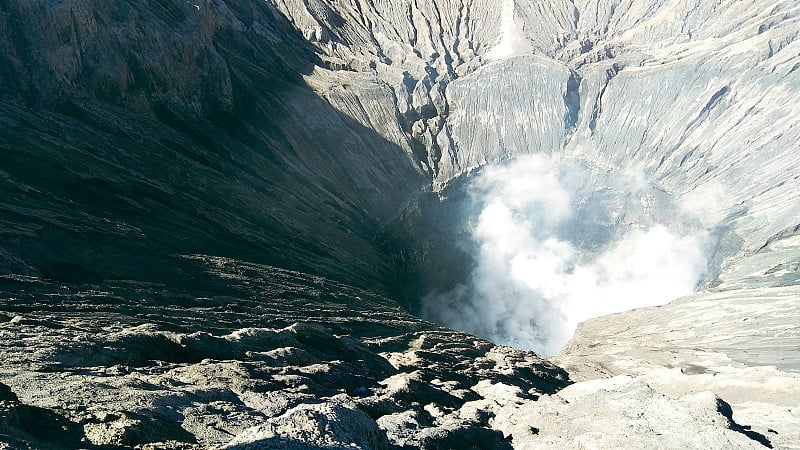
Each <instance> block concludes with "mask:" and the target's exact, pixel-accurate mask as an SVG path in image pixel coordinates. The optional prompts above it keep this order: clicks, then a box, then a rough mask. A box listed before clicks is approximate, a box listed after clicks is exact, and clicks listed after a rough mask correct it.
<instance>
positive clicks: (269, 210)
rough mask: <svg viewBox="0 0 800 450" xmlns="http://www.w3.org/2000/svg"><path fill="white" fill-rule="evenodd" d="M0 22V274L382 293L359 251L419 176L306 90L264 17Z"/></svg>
mask: <svg viewBox="0 0 800 450" xmlns="http://www.w3.org/2000/svg"><path fill="white" fill-rule="evenodd" d="M2 20H3V29H4V30H5V31H4V33H3V36H2V38H0V39H2V40H3V45H2V46H3V52H2V56H0V58H2V64H0V65H2V67H3V68H2V69H0V70H2V74H1V75H0V76H1V77H2V81H3V82H2V88H0V89H2V91H1V93H2V98H3V102H2V108H3V121H4V122H3V125H4V126H3V127H2V140H0V145H2V149H3V159H4V165H3V171H4V172H3V174H4V176H3V192H4V202H3V209H4V211H5V213H4V217H5V218H6V220H5V224H4V230H3V233H4V240H3V243H2V245H1V247H2V254H3V255H4V256H3V257H2V261H3V263H2V265H0V267H3V272H4V273H12V274H13V273H21V274H41V275H45V276H47V277H49V278H55V279H61V280H64V281H96V280H100V279H107V278H117V279H131V278H132V279H140V280H143V281H144V280H147V281H152V280H157V281H168V280H170V281H181V280H182V281H181V282H183V283H194V281H192V280H191V279H189V280H187V279H186V278H187V275H186V274H182V273H181V272H182V270H181V268H180V267H179V266H180V263H179V261H178V260H176V259H174V258H173V256H176V255H180V254H190V253H205V254H216V255H224V256H232V257H237V258H241V259H246V260H251V261H257V262H263V263H272V264H275V263H278V262H279V263H280V265H281V266H282V267H286V268H291V269H300V270H306V271H311V272H315V273H319V274H321V275H327V276H331V277H334V278H337V277H339V276H341V277H342V278H347V279H348V281H349V282H355V283H360V284H362V285H365V286H374V285H376V284H377V285H383V286H384V287H383V289H388V288H386V286H387V285H388V282H387V281H386V277H385V274H386V270H387V265H386V264H385V262H384V261H383V258H382V257H381V256H380V255H379V253H376V251H375V250H374V249H373V246H372V245H371V243H370V238H371V236H372V235H373V234H375V233H376V231H375V230H376V229H377V226H378V225H379V224H380V222H381V220H383V218H385V217H386V216H387V215H388V214H390V213H392V212H393V211H394V210H395V209H396V208H397V207H398V205H399V204H400V202H402V201H404V197H405V195H407V193H408V192H410V191H412V190H416V189H419V187H420V185H421V182H422V178H421V177H420V176H419V174H418V170H417V169H416V168H415V167H414V165H413V163H412V161H411V158H410V157H409V156H408V155H407V152H406V151H405V150H404V149H403V148H400V147H399V144H398V143H395V142H389V141H387V140H386V139H385V138H383V137H382V136H380V135H378V134H377V133H375V132H374V131H372V130H370V129H368V128H366V127H364V126H362V125H361V124H360V123H358V122H355V121H354V120H353V119H351V118H349V117H347V116H346V115H345V114H343V113H341V112H338V111H336V110H335V109H333V108H331V107H330V105H329V104H327V103H326V102H325V101H324V100H322V99H320V98H319V97H317V96H316V95H315V94H314V93H313V92H312V91H311V90H309V89H308V88H307V87H306V86H305V84H304V83H303V82H302V78H301V74H302V73H303V72H310V71H311V70H312V69H311V68H312V67H313V65H314V64H315V63H316V56H315V54H314V52H313V49H312V48H310V47H309V45H308V44H307V43H306V42H305V41H303V40H302V38H301V37H300V36H299V34H297V32H296V31H295V30H294V29H293V28H292V27H291V25H290V24H289V23H287V22H286V20H285V19H284V18H283V17H282V16H281V15H280V14H278V13H277V12H276V11H274V10H273V9H272V8H270V7H269V6H268V5H266V4H253V3H251V2H229V3H214V2H210V3H208V4H200V3H198V4H189V3H178V2H175V3H172V2H166V3H160V2H155V3H154V4H141V3H136V2H133V3H127V2H118V3H115V4H113V5H111V4H108V3H107V2H88V3H87V2H34V3H30V2H9V3H6V4H4V5H3V14H2ZM323 235H324V238H323ZM348 254H350V256H347V255H348ZM346 260H347V261H349V262H345V261H346ZM351 262H352V264H351ZM189 278H191V275H189ZM357 280H360V281H357Z"/></svg>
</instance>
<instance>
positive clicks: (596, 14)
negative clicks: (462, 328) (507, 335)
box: [0, 0, 800, 449]
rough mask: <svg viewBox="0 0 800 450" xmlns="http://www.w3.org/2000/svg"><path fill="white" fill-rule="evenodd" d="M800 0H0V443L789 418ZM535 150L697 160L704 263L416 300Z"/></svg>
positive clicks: (619, 164)
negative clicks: (469, 198)
mask: <svg viewBox="0 0 800 450" xmlns="http://www.w3.org/2000/svg"><path fill="white" fill-rule="evenodd" d="M798 8H799V7H798V6H797V5H796V4H795V2H791V1H785V2H770V3H769V4H766V3H764V2H759V1H749V2H740V1H738V0H737V1H730V2H722V3H720V4H719V5H705V4H700V3H697V4H694V3H692V2H680V1H679V2H660V1H651V2H645V1H641V2H640V1H631V2H618V1H609V2H605V1H601V2H580V1H576V2H560V1H551V2H532V1H530V2H529V1H521V0H520V1H516V2H515V1H506V2H503V4H502V5H498V4H496V3H492V2H483V1H474V2H462V1H455V0H438V1H431V2H411V3H409V4H407V5H406V4H403V5H402V7H400V6H399V5H398V4H397V2H392V1H375V2H372V1H361V0H346V1H342V0H340V1H328V0H310V1H304V2H293V1H288V2H286V1H282V0H270V1H267V2H251V1H249V0H220V1H201V2H178V1H172V0H166V1H164V0H157V1H156V0H152V1H150V0H148V1H139V2H127V1H116V2H106V1H100V0H97V1H69V0H67V1H60V0H58V1H57V0H35V1H16V0H9V1H0V449H6V448H8V449H17V448H31V449H50V448H52V449H61V448H64V449H71V448H97V449H100V448H109V449H111V448H142V449H158V448H173V449H188V448H235V449H245V448H297V449H306V448H352V447H357V448H364V449H367V448H369V449H383V448H420V447H421V448H509V447H513V448H580V447H592V448H658V447H661V448H687V447H695V448H763V447H764V446H767V447H770V446H772V447H779V448H800V404H798V400H797V399H798V398H800V375H799V374H798V369H799V368H798V360H800V359H799V358H798V349H799V348H800V345H799V344H800V334H798V333H799V332H798V325H797V324H798V323H800V302H798V299H800V288H798V285H797V280H798V276H799V275H798V274H800V272H799V271H798V270H799V269H798V267H800V266H799V265H798V261H800V259H798V254H800V228H798V227H799V226H798V219H797V218H798V211H800V200H798V192H800V186H798V184H800V175H798V170H800V158H798V152H797V149H798V142H800V126H798V125H799V123H798V117H800V114H798V113H800V111H798V105H797V104H796V102H793V101H791V100H792V99H794V98H796V97H797V95H798V90H799V89H800V88H799V86H800V78H798V76H800V75H798V74H800V71H798V70H796V69H797V68H798V64H799V63H800V43H798V40H797V37H798V36H799V35H800V25H799V22H798V20H799V19H798V17H800V10H799V9H798ZM537 153H546V154H552V155H556V157H563V158H564V159H565V160H575V161H580V162H582V163H586V164H587V165H590V166H591V167H593V168H596V169H597V170H599V171H605V173H607V174H611V176H613V174H615V173H622V172H624V171H626V170H628V169H630V168H632V167H635V168H636V169H637V170H639V171H641V173H643V174H644V176H645V177H646V178H647V181H648V182H649V183H650V184H652V185H653V186H656V187H657V188H658V189H660V190H662V191H663V192H665V195H668V196H670V197H671V198H674V199H676V201H680V200H682V199H685V198H688V197H689V196H690V195H691V193H692V192H693V191H694V190H695V189H697V190H698V191H702V190H703V189H705V188H707V187H709V186H722V187H723V188H724V191H725V192H726V193H728V194H729V195H726V196H720V197H715V198H713V199H710V200H709V199H707V201H708V202H709V204H713V207H709V210H713V211H714V215H715V217H716V219H717V221H716V223H715V224H714V225H713V227H714V232H715V236H717V237H718V239H717V240H716V241H715V246H714V250H713V255H712V258H711V260H710V262H709V266H710V267H709V269H708V273H707V277H706V280H705V283H704V284H703V285H702V286H701V289H700V290H699V291H698V292H697V293H696V294H694V295H692V296H689V297H686V298H683V299H680V300H679V301H677V302H673V303H671V304H669V305H666V306H663V307H657V308H648V309H640V310H636V311H632V312H628V313H622V314H618V315H613V316H607V317H603V318H599V319H594V320H591V321H588V322H585V323H583V324H582V325H581V326H580V327H579V329H578V332H577V335H576V336H575V338H574V339H573V340H572V341H571V342H570V343H569V344H568V345H567V346H566V347H565V349H564V351H563V352H562V354H561V355H559V356H558V357H556V358H551V359H549V360H548V359H543V358H541V357H539V356H537V355H536V354H534V353H532V352H529V351H524V350H517V349H512V348H509V347H505V346H500V345H495V344H493V343H490V342H488V341H486V340H484V339H481V338H477V337H474V336H471V335H469V334H466V333H463V332H457V331H452V330H448V329H445V328H443V327H441V326H439V325H436V324H434V323H431V322H429V321H426V320H423V319H420V318H418V317H416V316H414V315H412V314H411V313H410V312H409V311H412V312H418V309H419V306H420V305H419V303H418V302H419V300H420V298H421V297H422V296H423V295H424V294H426V293H427V292H430V291H431V290H436V289H447V288H449V287H452V286H453V285H454V284H455V283H458V282H459V281H461V280H463V278H464V277H466V276H468V273H469V271H470V269H471V267H470V265H471V264H472V261H471V260H470V258H469V252H467V251H464V249H463V247H461V246H460V244H459V242H455V240H454V236H463V231H464V230H463V229H458V230H455V232H452V233H451V232H450V231H452V230H449V228H448V227H450V226H456V227H461V226H463V224H464V223H465V222H464V221H465V220H467V219H468V218H465V217H463V215H464V214H468V213H469V212H468V211H464V210H463V209H460V206H459V205H460V204H459V203H458V202H452V203H447V202H446V201H445V202H444V203H442V200H441V198H442V196H441V193H442V192H449V193H452V192H454V191H452V190H451V191H448V190H447V189H448V188H449V189H453V187H454V186H455V187H456V188H457V187H458V186H459V184H458V183H460V182H462V181H461V180H464V178H463V177H462V176H463V175H465V174H468V173H470V172H471V171H473V170H475V169H477V168H479V167H481V166H484V165H487V164H492V163H499V162H502V161H507V160H511V159H514V158H515V157H518V156H521V155H524V154H537ZM560 155H561V156H560ZM455 192H457V191H455ZM456 196H457V195H456ZM437 212H438V213H439V214H438V215H437ZM665 213H668V212H665Z"/></svg>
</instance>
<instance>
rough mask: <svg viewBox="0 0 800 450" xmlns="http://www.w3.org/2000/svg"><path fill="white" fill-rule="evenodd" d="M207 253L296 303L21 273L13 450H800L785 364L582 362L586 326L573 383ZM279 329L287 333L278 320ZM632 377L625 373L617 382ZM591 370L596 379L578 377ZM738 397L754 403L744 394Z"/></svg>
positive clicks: (9, 410)
mask: <svg viewBox="0 0 800 450" xmlns="http://www.w3.org/2000/svg"><path fill="white" fill-rule="evenodd" d="M195 258H197V259H198V260H202V261H204V262H205V263H206V264H207V265H208V267H209V269H210V270H209V277H223V278H224V279H225V280H226V282H234V283H241V284H243V285H247V286H248V290H249V291H250V292H253V291H260V292H261V293H267V292H268V293H269V295H270V298H272V299H280V301H272V302H270V303H268V304H267V303H264V302H262V301H259V299H260V298H261V297H260V296H261V295H263V294H261V293H254V294H252V295H251V296H249V297H232V296H214V297H208V298H196V297H192V296H187V295H183V294H181V293H178V292H172V291H169V290H168V289H166V288H165V287H163V286H157V285H145V284H133V283H125V282H119V283H115V284H107V285H97V286H89V285H84V286H81V287H74V286H73V287H70V286H65V285H55V284H51V283H46V282H43V281H41V280H37V279H30V278H19V277H17V278H9V277H5V278H4V279H3V280H2V283H3V290H2V298H3V308H2V313H3V316H2V317H3V319H2V323H0V339H2V341H3V343H4V346H3V347H2V349H1V350H0V352H1V353H0V356H1V357H2V360H3V366H2V369H1V370H0V383H2V384H0V396H2V397H1V399H0V405H2V406H1V407H0V442H2V443H0V446H3V447H2V448H10V449H17V448H20V449H23V448H30V449H50V448H52V449H62V448H63V449H70V448H89V449H91V448H98V449H101V448H109V449H111V448H143V449H161V448H164V449H189V448H235V449H239V448H241V449H245V448H253V449H256V448H259V449H260V448H275V449H278V448H298V449H304V448H353V447H357V448H364V449H387V448H396V449H397V448H431V449H433V448H486V449H490V448H511V447H512V446H513V447H514V448H565V447H567V448H570V447H571V448H575V447H581V446H586V447H593V448H597V447H601V448H616V447H629V448H630V447H634V448H645V447H647V448H650V447H656V448H659V447H660V448H677V447H695V448H708V447H713V448H763V446H764V445H767V446H770V445H772V443H773V442H780V443H782V444H787V445H786V447H785V448H792V446H791V445H788V444H790V443H791V442H796V441H795V439H796V430H797V429H796V428H795V427H796V424H797V421H796V420H797V419H796V418H797V416H796V412H792V410H793V409H794V411H796V406H795V405H793V404H792V402H793V400H792V399H794V398H797V397H796V396H795V397H791V395H793V394H796V393H797V392H798V386H800V385H798V377H797V376H792V375H790V374H786V373H780V372H777V371H776V370H775V369H768V368H762V369H757V368H754V369H751V372H753V374H752V375H751V376H750V378H749V379H747V380H744V379H741V378H737V380H738V382H740V383H744V384H748V383H750V385H751V386H752V383H759V382H765V381H766V380H769V384H768V385H767V386H764V387H765V388H768V389H772V391H771V394H770V396H769V398H764V395H763V393H762V395H759V394H754V393H752V392H742V391H740V390H737V388H736V387H735V386H731V379H730V378H726V379H722V377H725V376H727V375H728V374H730V376H731V377H740V375H741V374H742V373H746V372H742V371H738V372H735V373H731V372H730V370H735V369H734V368H731V369H729V372H728V373H725V372H722V373H721V374H720V375H721V376H720V378H719V380H711V381H709V380H707V378H708V377H709V376H708V375H706V376H705V378H704V380H705V381H700V380H699V378H700V377H703V376H704V375H703V374H708V373H709V372H710V371H716V370H720V369H719V368H718V366H716V365H711V364H709V367H708V368H705V367H699V366H697V365H696V364H695V365H692V364H690V362H688V361H694V362H696V361H697V358H696V357H695V358H691V359H689V360H688V361H686V362H685V361H673V362H672V364H673V365H672V366H671V367H672V371H673V372H675V374H673V375H672V378H673V379H669V378H668V377H666V376H665V375H663V374H661V373H660V372H658V371H655V370H653V369H652V368H648V369H646V370H645V369H641V368H639V369H638V371H637V369H636V368H631V367H628V368H625V369H622V368H620V367H619V365H620V364H622V362H620V361H626V362H627V361H638V360H637V359H635V358H634V357H633V355H625V356H624V357H621V356H619V355H618V354H616V353H613V352H610V351H600V350H598V351H594V352H592V353H591V354H589V355H585V356H584V355H583V353H582V352H581V351H580V348H582V347H581V343H582V342H584V341H583V340H581V338H578V339H576V341H575V343H574V344H573V347H574V348H571V349H569V350H568V352H567V356H564V357H562V358H563V359H560V360H559V363H561V364H562V365H564V367H567V369H568V370H572V371H573V373H572V375H571V376H570V375H569V373H568V372H567V371H565V370H564V369H562V368H560V367H558V366H556V365H554V364H553V363H551V362H549V361H547V360H544V359H542V358H540V357H538V356H536V355H535V354H533V353H530V352H525V351H519V350H515V349H512V348H509V347H502V346H496V345H493V344H491V343H489V342H486V341H484V340H481V339H478V338H475V337H472V336H469V335H466V334H463V333H458V332H454V331H449V330H445V329H441V328H438V327H436V326H435V325H433V324H430V323H426V322H423V321H420V320H419V319H416V318H414V317H413V316H410V315H408V314H407V313H405V312H404V311H403V310H402V309H401V308H400V307H399V306H395V307H388V305H391V304H392V303H391V301H389V300H387V299H385V298H381V297H379V296H376V295H375V294H373V293H370V292H368V291H364V290H356V289H353V288H347V287H345V286H342V285H339V284H337V283H334V282H331V281H328V280H325V279H322V278H319V277H308V276H305V275H303V274H300V273H297V272H289V271H285V270H280V269H275V268H272V267H267V266H258V265H252V264H243V263H237V262H235V261H232V260H220V259H218V258H199V257H195ZM334 292H335V293H336V298H331V297H330V295H332V293H334ZM178 300H179V301H178ZM167 301H169V302H170V303H171V306H165V303H166V302H167ZM292 311H294V313H292ZM754 320H758V319H757V318H755V319H754ZM295 321H296V322H295ZM792 321H794V318H791V317H787V324H788V323H792ZM277 323H285V325H286V326H285V327H282V328H274V327H272V326H271V325H272V324H277ZM624 323H630V324H635V323H637V322H624ZM591 325H592V323H589V324H587V325H586V326H585V327H584V328H583V330H582V331H583V332H584V333H585V332H586V329H587V327H589V326H591ZM626 326H628V327H630V326H631V325H626ZM600 327H601V329H603V330H607V332H609V333H610V332H611V330H613V327H612V326H609V325H608V324H601V325H600ZM629 333H630V331H629ZM592 336H596V335H592ZM624 338H625V336H624V335H617V339H624ZM595 339H596V338H595ZM600 339H602V340H603V342H604V344H602V345H609V346H614V344H613V341H612V340H611V339H610V338H609V339H606V338H600ZM653 339H654V342H666V341H660V340H656V338H653ZM655 345H656V344H654V346H655ZM698 345H701V344H698ZM614 348H616V347H614ZM631 348H633V350H631V351H636V352H643V351H644V350H643V349H641V348H639V346H632V347H631ZM676 348H680V347H676ZM698 351H699V350H698ZM674 353H678V352H677V350H674ZM570 355H573V356H570ZM598 355H607V356H606V358H608V359H602V358H601V357H600V356H598ZM636 355H641V353H636ZM639 357H641V358H644V359H645V360H646V361H649V362H648V364H651V365H657V364H658V361H659V359H658V358H656V357H653V356H652V355H644V356H639ZM581 358H585V359H586V361H583V360H581ZM609 361H617V365H616V366H615V365H614V364H613V363H612V362H609ZM641 364H644V363H641ZM587 368H590V369H595V370H594V371H589V372H587ZM662 370H663V371H665V372H667V371H668V369H666V368H664V369H662ZM770 370H772V372H769V371H770ZM766 372H769V373H766ZM615 373H625V374H627V375H619V376H614V377H612V378H607V377H608V376H611V375H613V374H615ZM570 377H571V378H570ZM676 377H678V378H679V377H684V378H691V379H692V382H687V381H685V380H679V381H681V383H682V384H681V383H676V382H675V381H674V378H676ZM584 378H585V379H592V380H590V381H579V382H577V383H576V382H575V381H578V380H581V379H584ZM665 380H666V381H665ZM714 383H717V384H714ZM680 387H683V390H682V391H680V392H678V390H679V388H680ZM720 387H727V390H726V389H720ZM714 392H719V393H721V394H722V395H723V398H729V400H728V401H730V402H732V403H737V406H738V403H740V402H741V401H747V402H757V401H759V399H764V401H769V402H770V403H771V405H775V404H776V403H782V404H784V405H785V408H786V410H787V412H785V413H780V412H779V411H776V410H775V409H774V407H772V409H770V411H771V413H772V414H773V416H760V417H759V416H758V415H757V414H756V413H757V412H758V411H759V410H758V409H757V407H755V408H756V409H753V408H754V407H753V406H751V407H750V408H745V409H744V410H741V411H740V410H739V409H738V408H737V409H735V410H733V411H732V410H731V406H730V404H729V403H728V401H726V400H724V399H723V398H720V397H718V396H717V395H716V394H714ZM731 392H738V393H739V394H741V395H740V396H736V397H734V398H733V399H732V400H731V399H730V396H729V395H728V394H730V393H731ZM734 411H735V413H734ZM775 414H778V415H781V414H784V415H786V417H775V416H774V415H775ZM792 417H794V419H792ZM750 425H755V426H754V427H752V428H751V426H750Z"/></svg>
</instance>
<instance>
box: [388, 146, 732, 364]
mask: <svg viewBox="0 0 800 450" xmlns="http://www.w3.org/2000/svg"><path fill="white" fill-rule="evenodd" d="M725 195H726V194H725V192H724V190H723V189H722V188H721V187H719V186H713V185H707V186H704V187H703V188H702V189H700V188H698V189H695V190H693V191H692V192H691V193H690V194H687V195H683V196H680V197H676V196H674V195H672V194H670V193H668V192H666V191H664V190H662V189H659V187H658V186H656V185H654V184H653V183H650V182H648V177H647V175H646V173H645V171H644V169H642V168H638V167H630V168H625V169H617V170H611V169H608V168H601V167H598V166H597V165H596V164H593V163H591V162H588V161H585V160H579V159H565V158H558V157H555V156H546V155H541V154H534V155H527V156H522V157H519V158H517V159H514V160H512V161H509V162H506V163H503V164H499V165H493V166H486V167H484V168H482V169H480V170H478V171H475V172H473V173H472V174H468V175H465V176H463V177H462V178H460V179H458V180H456V181H455V182H453V183H450V184H449V185H448V187H446V188H445V189H444V190H442V191H441V192H438V193H434V192H428V193H424V194H421V195H420V196H419V197H418V198H416V199H415V200H414V201H412V203H411V204H410V205H409V206H408V207H407V208H406V210H405V211H404V213H403V214H402V215H401V216H400V217H399V218H398V219H397V220H396V221H395V223H394V224H393V225H392V227H391V228H390V231H389V232H388V234H387V237H386V242H390V241H394V242H400V241H403V242H406V243H407V245H405V246H395V247H394V248H391V251H392V253H393V255H394V258H395V264H396V265H397V267H398V270H399V272H400V273H401V278H402V283H403V290H404V293H403V294H404V297H405V298H406V299H407V301H408V303H409V305H410V307H411V309H412V310H413V311H414V312H415V313H417V314H419V315H420V316H422V317H423V318H426V319H429V320H431V321H434V322H437V323H440V324H442V325H445V326H447V327H450V328H454V329H457V330H461V331H466V332H469V333H472V334H475V335H478V336H481V337H484V338H487V339H489V340H492V341H493V342H496V343H500V344H505V345H510V346H514V347H517V348H523V349H530V350H534V351H536V352H539V353H543V354H551V355H552V354H556V353H558V351H559V350H560V349H561V348H562V346H563V345H564V344H565V343H566V342H567V341H568V340H569V339H570V337H571V336H572V335H573V333H574V331H575V329H576V327H577V325H578V323H580V322H582V321H584V320H587V319H590V318H593V317H598V316H602V315H608V314H613V313H617V312H622V311H626V310H630V309H634V308H639V307H646V306H655V305H662V304H666V303H668V302H670V301H672V300H675V299H677V298H679V297H682V296H685V295H688V294H691V293H692V292H694V291H695V290H697V289H698V288H700V287H702V286H703V285H704V284H706V283H708V282H709V281H710V280H712V279H713V278H714V275H715V274H714V273H713V269H711V268H710V267H711V264H710V262H711V261H712V259H713V256H714V253H715V252H716V249H717V241H718V236H719V230H720V224H721V223H722V220H723V217H722V214H721V212H720V210H719V209H718V208H719V206H718V205H721V204H723V203H724V202H723V199H722V198H723V197H724V196H725Z"/></svg>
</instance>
